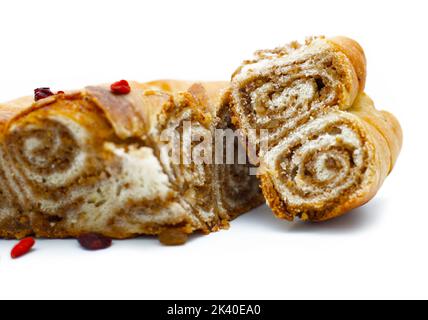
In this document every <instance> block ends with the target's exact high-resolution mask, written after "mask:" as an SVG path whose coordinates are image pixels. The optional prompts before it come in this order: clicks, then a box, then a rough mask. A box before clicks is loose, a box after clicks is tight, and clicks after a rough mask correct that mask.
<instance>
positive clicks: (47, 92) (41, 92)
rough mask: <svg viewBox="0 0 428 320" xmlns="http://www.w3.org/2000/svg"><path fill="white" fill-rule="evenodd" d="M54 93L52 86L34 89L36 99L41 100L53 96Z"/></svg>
mask: <svg viewBox="0 0 428 320" xmlns="http://www.w3.org/2000/svg"><path fill="white" fill-rule="evenodd" d="M53 95H54V93H53V92H52V91H51V89H50V88H37V89H36V90H34V100H36V101H39V100H42V99H45V98H47V97H50V96H53Z"/></svg>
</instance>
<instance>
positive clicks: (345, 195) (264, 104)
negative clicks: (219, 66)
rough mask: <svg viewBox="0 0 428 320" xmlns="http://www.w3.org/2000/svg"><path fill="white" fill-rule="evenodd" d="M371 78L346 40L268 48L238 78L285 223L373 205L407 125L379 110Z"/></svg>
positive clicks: (266, 188) (238, 101)
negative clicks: (259, 133)
mask: <svg viewBox="0 0 428 320" xmlns="http://www.w3.org/2000/svg"><path fill="white" fill-rule="evenodd" d="M365 81H366V58H365V54H364V51H363V49H362V48H361V46H360V45H359V44H358V43H357V42H355V41H354V40H351V39H348V38H344V37H338V38H333V39H325V38H324V37H319V38H311V39H309V40H308V41H307V42H306V43H305V44H304V45H300V44H298V43H292V44H290V45H288V46H285V47H283V48H278V49H275V50H265V51H260V52H258V53H257V54H256V58H255V59H254V60H251V61H246V62H244V64H243V66H241V67H240V68H239V69H238V71H237V72H236V73H235V74H234V76H233V78H232V97H233V101H232V104H233V111H234V118H235V122H236V123H237V124H238V126H239V127H240V128H242V129H243V131H244V132H245V133H246V135H247V137H248V140H249V142H250V143H251V144H253V145H255V146H257V150H258V154H259V157H260V162H261V167H260V170H259V175H260V179H261V183H262V189H263V193H264V196H265V198H266V200H267V202H268V204H269V205H270V207H271V208H272V209H273V211H274V213H275V214H276V215H277V216H278V217H279V218H283V219H287V220H293V219H294V218H295V217H298V218H301V219H303V220H310V221H324V220H328V219H332V218H335V217H337V216H340V215H342V214H344V213H346V212H348V211H350V210H352V209H354V208H357V207H359V206H361V205H363V204H365V203H367V202H368V201H370V200H371V199H372V198H373V197H374V196H375V194H376V193H377V191H378V190H379V188H380V187H381V185H382V184H383V182H384V180H385V178H386V177H387V175H388V174H389V173H390V172H391V170H392V168H393V167H394V164H395V162H396V160H397V158H398V155H399V152H400V150H401V146H402V131H401V127H400V125H399V122H398V121H397V119H396V118H395V117H394V116H393V115H391V114H390V113H387V112H384V111H378V110H376V109H375V108H374V104H373V101H372V100H371V99H370V98H369V97H368V96H367V95H366V94H364V92H363V91H364V87H365ZM251 129H255V130H265V131H268V132H269V134H268V135H267V137H268V138H266V135H265V138H263V136H255V135H252V134H251ZM263 146H264V148H263Z"/></svg>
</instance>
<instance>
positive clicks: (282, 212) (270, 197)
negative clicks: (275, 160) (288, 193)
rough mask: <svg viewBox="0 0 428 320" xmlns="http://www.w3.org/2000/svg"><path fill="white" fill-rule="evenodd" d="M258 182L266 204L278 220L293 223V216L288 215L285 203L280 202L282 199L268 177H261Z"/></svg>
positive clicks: (265, 175)
mask: <svg viewBox="0 0 428 320" xmlns="http://www.w3.org/2000/svg"><path fill="white" fill-rule="evenodd" d="M260 180H261V183H262V190H263V195H264V197H265V199H266V202H267V204H268V205H269V207H270V208H271V209H272V211H273V212H274V214H275V215H276V216H277V217H278V218H280V219H285V220H288V221H293V220H294V216H293V215H292V214H290V213H288V211H287V207H286V205H285V202H284V201H282V197H281V195H280V194H279V193H278V191H277V190H276V188H275V186H274V184H273V182H272V180H271V178H270V177H269V175H267V174H264V175H261V176H260Z"/></svg>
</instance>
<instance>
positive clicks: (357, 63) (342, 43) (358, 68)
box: [329, 37, 367, 92]
mask: <svg viewBox="0 0 428 320" xmlns="http://www.w3.org/2000/svg"><path fill="white" fill-rule="evenodd" d="M329 42H330V43H331V44H333V45H334V47H335V48H337V49H338V50H339V51H341V52H343V53H344V54H345V55H346V56H347V57H348V59H349V60H350V61H351V63H352V65H353V67H354V69H355V72H356V74H357V77H358V82H359V84H360V87H359V90H358V91H359V92H363V91H364V88H365V85H366V77H367V59H366V55H365V53H364V50H363V48H362V47H361V45H360V44H359V43H358V42H356V41H355V40H352V39H350V38H347V37H335V38H331V39H329Z"/></svg>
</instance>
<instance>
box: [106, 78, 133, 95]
mask: <svg viewBox="0 0 428 320" xmlns="http://www.w3.org/2000/svg"><path fill="white" fill-rule="evenodd" d="M110 89H111V92H113V93H114V94H128V93H130V92H131V86H130V85H129V83H128V81H126V80H121V81H118V82H115V83H113V84H112V85H111V87H110Z"/></svg>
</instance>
